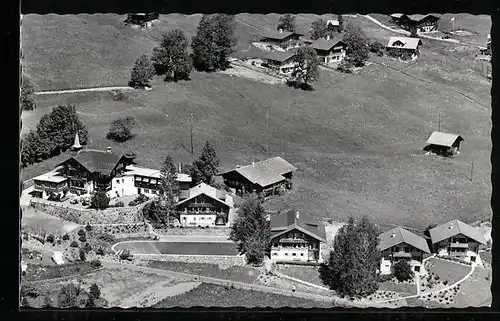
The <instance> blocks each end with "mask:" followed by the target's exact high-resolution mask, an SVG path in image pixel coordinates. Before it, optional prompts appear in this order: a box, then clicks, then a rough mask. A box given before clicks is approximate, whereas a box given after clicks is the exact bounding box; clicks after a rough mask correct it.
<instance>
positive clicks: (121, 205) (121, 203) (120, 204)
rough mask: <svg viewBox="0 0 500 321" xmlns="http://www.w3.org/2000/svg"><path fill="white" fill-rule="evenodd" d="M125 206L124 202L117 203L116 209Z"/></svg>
mask: <svg viewBox="0 0 500 321" xmlns="http://www.w3.org/2000/svg"><path fill="white" fill-rule="evenodd" d="M124 206H125V204H123V202H122V201H118V202H116V203H115V207H124Z"/></svg>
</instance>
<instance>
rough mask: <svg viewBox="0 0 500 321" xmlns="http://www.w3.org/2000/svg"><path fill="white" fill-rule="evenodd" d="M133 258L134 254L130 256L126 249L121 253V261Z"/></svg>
mask: <svg viewBox="0 0 500 321" xmlns="http://www.w3.org/2000/svg"><path fill="white" fill-rule="evenodd" d="M131 258H132V254H130V251H129V250H127V249H125V250H123V251H122V252H121V253H120V259H121V260H130V259H131Z"/></svg>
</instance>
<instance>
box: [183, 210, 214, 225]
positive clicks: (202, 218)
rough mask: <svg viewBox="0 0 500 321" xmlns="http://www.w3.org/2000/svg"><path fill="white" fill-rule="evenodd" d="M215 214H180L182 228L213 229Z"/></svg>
mask: <svg viewBox="0 0 500 321" xmlns="http://www.w3.org/2000/svg"><path fill="white" fill-rule="evenodd" d="M215 219H216V215H215V214H209V213H205V214H204V213H199V214H181V215H180V220H181V224H182V225H183V226H193V227H198V226H203V227H207V226H209V227H213V226H215Z"/></svg>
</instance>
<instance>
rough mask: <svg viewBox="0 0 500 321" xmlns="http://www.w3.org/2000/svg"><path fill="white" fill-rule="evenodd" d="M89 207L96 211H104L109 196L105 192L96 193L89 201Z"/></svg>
mask: <svg viewBox="0 0 500 321" xmlns="http://www.w3.org/2000/svg"><path fill="white" fill-rule="evenodd" d="M90 206H91V207H92V208H96V209H100V210H102V209H105V208H107V207H108V206H109V196H108V194H106V192H105V191H96V192H94V194H93V195H92V198H91V199H90Z"/></svg>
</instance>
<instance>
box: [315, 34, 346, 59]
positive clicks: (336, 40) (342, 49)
mask: <svg viewBox="0 0 500 321" xmlns="http://www.w3.org/2000/svg"><path fill="white" fill-rule="evenodd" d="M311 47H312V48H313V49H314V50H315V51H316V54H317V55H318V57H319V59H320V60H321V62H322V63H323V64H325V65H329V64H332V63H339V62H341V61H342V60H344V58H345V56H346V45H345V43H344V42H343V41H342V38H341V37H340V36H338V37H331V36H326V37H325V38H320V39H317V40H316V41H314V42H313V43H312V44H311Z"/></svg>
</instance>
